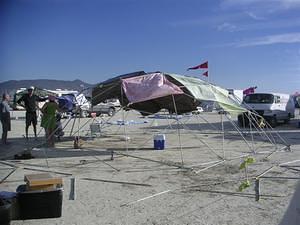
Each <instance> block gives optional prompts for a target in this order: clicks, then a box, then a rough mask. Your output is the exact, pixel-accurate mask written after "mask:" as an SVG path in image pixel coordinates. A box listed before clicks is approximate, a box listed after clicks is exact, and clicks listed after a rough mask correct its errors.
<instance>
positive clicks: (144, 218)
mask: <svg viewBox="0 0 300 225" xmlns="http://www.w3.org/2000/svg"><path fill="white" fill-rule="evenodd" d="M23 116H24V115H23V114H22V112H13V117H14V119H13V120H12V131H11V132H10V133H9V139H10V142H11V145H9V146H3V145H1V146H0V159H1V161H0V179H2V178H4V177H5V176H6V175H8V174H9V173H10V172H11V171H12V170H13V167H11V166H9V165H5V164H3V162H4V163H7V162H8V163H10V164H11V165H14V166H15V167H17V170H16V171H15V172H14V173H12V174H11V175H10V176H9V177H8V178H7V179H6V180H5V181H4V182H2V183H1V184H0V190H4V191H15V190H16V188H17V186H18V185H20V184H24V181H23V180H24V175H26V174H33V173H39V170H45V171H52V172H60V173H67V174H70V175H62V174H57V173H52V174H53V175H56V176H61V177H62V178H63V183H64V192H63V207H62V217H61V218H53V219H39V220H25V221H12V222H11V224H12V225H21V224H23V225H25V224H30V225H34V224H39V225H44V224H45V225H46V224H65V225H69V224H122V225H123V224H128V225H129V224H130V225H134V224H136V225H138V224H153V225H154V224H157V225H158V224H203V225H216V224H220V225H221V224H222V225H223V224H230V225H231V224H235V225H240V224H241V225H242V224H261V225H264V224H279V223H280V221H281V219H282V218H283V216H284V214H285V211H286V210H287V208H288V205H289V202H290V200H291V198H292V196H293V193H294V191H295V187H296V185H297V182H298V179H287V178H299V171H300V170H299V169H300V168H299V167H297V165H298V166H299V165H300V138H299V135H300V129H298V128H297V124H298V118H296V119H294V120H292V121H291V122H290V123H289V124H288V125H281V126H278V127H277V128H276V129H275V130H274V131H272V135H271V134H270V133H269V134H268V136H264V135H262V134H260V133H257V132H253V133H254V134H253V135H251V134H250V133H249V132H246V133H247V134H246V135H245V139H243V138H241V136H240V135H239V134H238V132H237V131H236V130H235V129H234V127H233V125H232V124H231V122H230V121H229V120H228V119H227V118H225V117H224V116H223V117H222V119H223V121H224V127H225V132H224V141H223V132H221V127H222V123H221V122H220V121H221V116H220V115H217V114H212V113H204V114H201V115H200V116H197V115H194V116H191V115H185V116H182V117H180V118H179V120H178V121H177V120H175V119H174V118H169V116H167V115H165V114H160V115H156V116H150V117H146V118H144V117H141V116H140V115H139V114H137V113H135V112H119V113H117V114H116V115H115V116H114V117H112V118H109V117H100V118H98V119H97V120H98V122H100V121H102V124H101V132H100V133H92V132H91V130H90V124H91V123H92V122H93V123H95V122H96V121H93V120H92V119H89V118H84V119H80V121H79V120H78V119H77V120H75V122H74V119H71V120H69V119H65V120H64V121H63V125H65V124H67V126H66V128H65V136H64V137H63V138H62V139H61V141H58V142H57V143H56V146H55V148H45V147H42V144H43V143H44V132H43V130H42V129H40V128H38V130H39V138H38V140H34V138H30V140H29V141H26V140H25V139H24V138H23V135H24V124H25V121H24V120H23ZM15 117H17V119H15ZM231 119H232V120H233V121H235V119H236V118H235V117H232V118H231ZM120 121H126V123H127V125H126V126H124V125H120V123H121V122H120ZM206 121H208V122H210V123H207V122H206ZM72 127H73V129H72ZM79 128H80V129H79ZM178 128H180V129H178ZM72 130H73V131H72ZM78 130H79V132H78ZM74 133H75V134H74ZM78 133H79V135H80V136H81V137H82V140H83V141H82V144H83V145H82V148H81V149H74V148H73V136H74V135H78ZM158 133H162V134H165V136H166V146H165V147H166V148H165V149H164V150H154V149H153V136H154V135H155V134H158ZM277 133H279V134H280V135H281V137H283V138H284V139H285V140H286V142H287V143H289V144H291V150H292V151H291V152H289V151H285V150H282V149H284V145H282V141H281V139H280V138H279V137H278V136H277ZM30 135H31V137H32V136H33V135H32V128H30ZM273 137H274V138H273ZM252 139H253V141H252ZM126 140H127V141H126ZM270 141H271V142H275V143H276V145H275V144H271V143H270ZM27 149H32V154H33V155H34V157H35V158H34V159H30V160H13V156H14V155H15V154H17V153H22V152H23V151H24V150H27ZM276 150H277V151H276ZM112 151H113V152H114V155H113V156H114V159H113V160H111V152H112ZM274 151H276V152H274ZM247 154H250V155H252V156H253V157H254V158H255V159H256V162H255V163H253V164H251V165H250V166H249V167H248V176H249V177H250V178H253V177H256V176H258V175H260V174H262V173H263V172H264V171H266V170H268V169H269V168H272V169H271V170H270V171H269V172H268V173H267V174H265V175H264V177H263V178H261V179H260V191H261V192H260V194H261V196H260V200H259V201H255V191H254V181H253V180H251V186H250V187H249V188H247V189H245V190H244V191H243V192H239V191H238V187H239V185H240V184H241V182H242V181H243V180H244V179H245V173H244V170H240V169H239V166H240V164H241V162H242V159H241V158H240V156H242V155H247ZM224 156H225V159H226V160H225V161H222V160H221V157H224ZM298 159H299V162H298V161H295V162H293V163H290V164H287V165H290V166H293V167H280V166H279V165H280V164H282V163H286V162H291V161H294V160H298ZM220 160H221V161H220ZM215 164H217V165H215ZM212 165H215V166H212ZM180 167H181V168H180ZM297 168H298V169H297ZM71 178H75V180H76V186H75V193H76V198H75V200H69V196H70V180H71ZM88 179H89V180H88ZM104 181H106V182H104Z"/></svg>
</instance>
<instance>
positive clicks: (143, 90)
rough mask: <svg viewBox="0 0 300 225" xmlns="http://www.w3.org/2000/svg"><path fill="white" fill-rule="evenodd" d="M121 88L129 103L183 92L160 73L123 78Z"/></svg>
mask: <svg viewBox="0 0 300 225" xmlns="http://www.w3.org/2000/svg"><path fill="white" fill-rule="evenodd" d="M122 88H123V90H124V93H125V95H126V96H127V99H128V101H129V102H130V103H137V102H144V101H147V100H152V99H157V98H161V97H165V96H168V95H177V94H184V92H183V91H182V90H181V89H180V87H178V86H177V85H175V84H173V83H171V82H170V81H168V80H167V78H166V77H165V76H164V75H163V74H162V73H152V74H147V75H144V76H138V77H131V78H127V79H123V80H122Z"/></svg>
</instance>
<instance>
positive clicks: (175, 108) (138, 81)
mask: <svg viewBox="0 0 300 225" xmlns="http://www.w3.org/2000/svg"><path fill="white" fill-rule="evenodd" d="M109 98H118V99H119V101H120V103H121V105H122V106H123V107H126V108H130V109H135V110H137V111H140V112H141V113H142V114H154V113H157V112H158V111H160V110H161V109H167V110H168V111H169V112H176V113H178V114H182V113H186V112H191V111H193V110H196V107H197V106H198V105H199V104H200V103H201V102H202V101H213V102H217V103H218V104H219V105H220V107H222V108H223V109H224V110H225V111H228V112H235V113H241V112H245V111H246V109H244V108H243V107H241V106H240V105H239V104H238V103H237V102H235V101H234V100H232V99H231V98H229V92H228V91H227V90H225V89H223V88H221V87H218V86H216V85H213V84H210V83H208V82H205V81H203V80H200V79H198V78H194V77H187V76H182V75H177V74H169V73H162V72H154V73H144V72H135V73H131V74H125V75H123V76H118V77H115V78H113V79H109V80H107V81H104V82H102V83H99V84H98V85H96V87H95V88H94V89H93V91H92V104H93V105H97V104H99V103H100V102H103V101H104V100H106V99H109Z"/></svg>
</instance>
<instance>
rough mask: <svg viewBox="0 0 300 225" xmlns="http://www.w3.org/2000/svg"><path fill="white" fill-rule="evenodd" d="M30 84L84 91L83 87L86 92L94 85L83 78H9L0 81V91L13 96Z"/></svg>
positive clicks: (45, 87)
mask: <svg viewBox="0 0 300 225" xmlns="http://www.w3.org/2000/svg"><path fill="white" fill-rule="evenodd" d="M30 86H34V87H39V88H41V89H48V90H56V89H62V90H65V89H67V90H76V91H82V90H83V89H88V90H87V91H85V94H87V95H90V94H91V90H90V89H91V87H93V86H94V85H92V84H88V83H85V82H83V81H81V80H78V79H77V80H73V81H66V80H50V79H37V80H9V81H5V82H2V83H0V93H1V95H2V93H4V92H7V93H9V94H10V95H11V96H13V95H14V93H15V92H16V90H18V89H19V88H28V87H30Z"/></svg>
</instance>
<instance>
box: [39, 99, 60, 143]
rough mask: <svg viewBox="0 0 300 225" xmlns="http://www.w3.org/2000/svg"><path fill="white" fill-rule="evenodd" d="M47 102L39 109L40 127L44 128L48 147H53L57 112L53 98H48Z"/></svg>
mask: <svg viewBox="0 0 300 225" xmlns="http://www.w3.org/2000/svg"><path fill="white" fill-rule="evenodd" d="M48 99H49V102H46V103H45V105H44V106H43V108H42V109H41V111H42V113H43V116H42V122H41V127H43V128H45V131H46V138H47V143H48V146H49V147H54V132H55V129H56V112H57V111H58V110H59V108H58V104H57V103H56V102H55V97H54V96H49V98H48Z"/></svg>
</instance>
